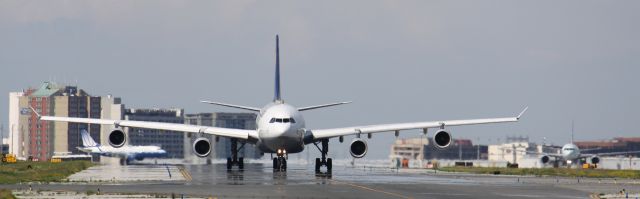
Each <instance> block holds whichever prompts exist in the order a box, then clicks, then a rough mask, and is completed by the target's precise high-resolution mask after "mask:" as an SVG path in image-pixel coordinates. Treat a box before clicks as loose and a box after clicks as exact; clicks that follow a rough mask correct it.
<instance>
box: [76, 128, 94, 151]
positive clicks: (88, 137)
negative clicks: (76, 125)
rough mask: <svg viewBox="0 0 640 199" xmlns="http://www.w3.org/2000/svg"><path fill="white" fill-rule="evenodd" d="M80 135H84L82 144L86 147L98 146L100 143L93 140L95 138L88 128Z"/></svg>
mask: <svg viewBox="0 0 640 199" xmlns="http://www.w3.org/2000/svg"><path fill="white" fill-rule="evenodd" d="M80 135H81V136H82V146H84V147H94V146H98V143H96V141H95V140H93V138H91V135H89V132H87V130H85V129H82V131H81V132H80Z"/></svg>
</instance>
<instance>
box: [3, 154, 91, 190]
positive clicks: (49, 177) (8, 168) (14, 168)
mask: <svg viewBox="0 0 640 199" xmlns="http://www.w3.org/2000/svg"><path fill="white" fill-rule="evenodd" d="M29 165H31V168H28V167H29ZM91 166H93V164H92V163H91V162H89V161H67V162H60V163H50V162H17V163H13V164H0V184H15V183H20V182H60V181H61V180H63V179H65V178H67V177H68V176H70V175H71V174H74V173H76V172H78V171H82V170H84V169H86V168H89V167H91ZM0 198H1V197H0Z"/></svg>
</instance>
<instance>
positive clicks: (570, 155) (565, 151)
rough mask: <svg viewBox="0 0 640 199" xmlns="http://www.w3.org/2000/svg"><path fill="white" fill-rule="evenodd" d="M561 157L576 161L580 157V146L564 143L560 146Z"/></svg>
mask: <svg viewBox="0 0 640 199" xmlns="http://www.w3.org/2000/svg"><path fill="white" fill-rule="evenodd" d="M561 150H562V158H563V159H564V160H566V161H573V162H577V161H575V160H577V159H578V158H580V148H578V146H576V145H575V144H571V143H569V144H565V145H564V146H562V149H561Z"/></svg>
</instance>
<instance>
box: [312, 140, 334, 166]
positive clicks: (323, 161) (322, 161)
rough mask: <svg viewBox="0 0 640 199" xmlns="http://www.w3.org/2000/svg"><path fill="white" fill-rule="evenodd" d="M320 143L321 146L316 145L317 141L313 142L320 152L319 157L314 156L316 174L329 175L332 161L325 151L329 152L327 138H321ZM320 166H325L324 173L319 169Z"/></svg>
mask: <svg viewBox="0 0 640 199" xmlns="http://www.w3.org/2000/svg"><path fill="white" fill-rule="evenodd" d="M320 143H321V144H322V148H320V147H319V146H318V143H313V144H314V145H316V147H317V148H318V150H320V154H322V157H321V158H316V165H315V166H316V167H315V171H316V175H322V174H325V175H331V169H332V167H333V165H332V164H333V163H332V161H331V158H327V153H329V140H328V139H324V140H321V141H320ZM322 166H325V167H327V172H326V173H322V172H321V171H320V168H321V167H322Z"/></svg>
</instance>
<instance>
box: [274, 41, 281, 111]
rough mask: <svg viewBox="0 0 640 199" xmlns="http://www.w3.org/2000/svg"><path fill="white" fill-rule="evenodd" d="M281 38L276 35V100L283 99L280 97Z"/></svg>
mask: <svg viewBox="0 0 640 199" xmlns="http://www.w3.org/2000/svg"><path fill="white" fill-rule="evenodd" d="M279 43H280V40H279V39H278V35H276V79H275V81H276V82H275V93H274V97H273V101H274V102H278V101H282V98H281V97H280V44H279Z"/></svg>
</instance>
